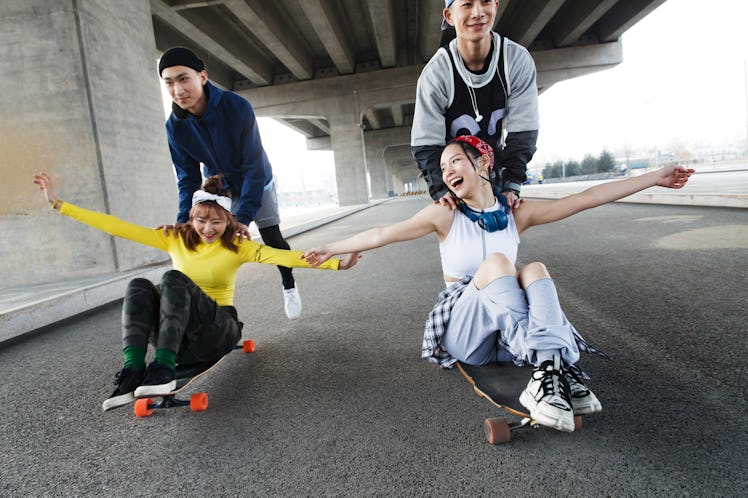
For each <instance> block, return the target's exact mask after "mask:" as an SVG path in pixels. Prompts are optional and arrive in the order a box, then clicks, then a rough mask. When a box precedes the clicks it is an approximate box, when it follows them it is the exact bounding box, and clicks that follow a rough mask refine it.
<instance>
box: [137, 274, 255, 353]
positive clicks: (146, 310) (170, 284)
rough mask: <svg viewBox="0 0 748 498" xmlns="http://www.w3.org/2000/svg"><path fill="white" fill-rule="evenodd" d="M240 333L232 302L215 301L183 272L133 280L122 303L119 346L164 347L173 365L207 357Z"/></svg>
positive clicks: (227, 348)
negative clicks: (154, 280) (172, 354)
mask: <svg viewBox="0 0 748 498" xmlns="http://www.w3.org/2000/svg"><path fill="white" fill-rule="evenodd" d="M240 338H241V323H240V322H239V321H238V319H237V314H236V309H234V307H233V306H219V305H218V304H217V303H216V302H215V301H214V300H213V299H211V298H210V297H209V296H208V295H207V294H205V292H203V291H202V289H200V288H199V287H198V286H197V285H196V284H195V283H194V282H192V280H190V279H189V278H188V277H187V276H186V275H185V274H183V273H182V272H180V271H177V270H169V271H167V272H166V273H164V275H163V276H162V277H161V281H160V282H159V284H158V285H157V286H156V285H154V284H153V283H152V282H151V281H150V280H147V279H144V278H136V279H133V280H132V281H131V282H130V283H129V284H128V285H127V290H126V292H125V299H124V303H123V305H122V346H123V348H126V347H128V346H136V347H139V348H143V349H147V346H148V343H149V342H150V343H151V344H152V345H153V346H154V347H155V348H156V349H161V348H166V349H170V350H172V351H174V352H175V353H176V354H177V357H176V362H177V364H191V363H199V362H204V361H212V360H215V359H218V358H220V357H221V356H223V355H224V354H226V353H228V352H229V351H231V350H232V349H233V348H234V346H235V345H236V344H237V343H238V342H239V339H240Z"/></svg>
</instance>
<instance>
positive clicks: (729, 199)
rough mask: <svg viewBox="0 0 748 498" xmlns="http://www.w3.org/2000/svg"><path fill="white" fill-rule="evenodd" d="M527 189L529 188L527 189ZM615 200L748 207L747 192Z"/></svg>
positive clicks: (540, 195) (530, 195)
mask: <svg viewBox="0 0 748 498" xmlns="http://www.w3.org/2000/svg"><path fill="white" fill-rule="evenodd" d="M527 190H529V189H527ZM573 193H575V192H573V191H568V192H529V191H523V192H522V197H524V198H525V199H559V198H561V197H565V196H567V195H571V194H573ZM616 202H630V203H635V204H665V205H673V206H702V207H728V208H748V194H684V193H660V192H657V193H646V192H640V193H637V194H634V195H630V196H628V197H624V198H623V199H621V200H618V201H616Z"/></svg>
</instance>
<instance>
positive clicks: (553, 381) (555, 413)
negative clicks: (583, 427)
mask: <svg viewBox="0 0 748 498" xmlns="http://www.w3.org/2000/svg"><path fill="white" fill-rule="evenodd" d="M519 402H520V403H522V406H524V407H525V408H527V409H528V410H529V412H530V416H531V417H532V418H533V420H535V421H536V422H537V423H539V424H541V425H545V426H547V427H552V428H554V429H557V430H559V431H564V432H574V413H573V411H572V408H571V396H570V393H569V384H568V383H567V382H566V378H565V377H564V375H563V374H562V373H561V360H560V359H559V358H558V357H554V359H553V360H548V361H544V362H543V363H541V364H540V366H539V367H536V368H535V370H534V371H533V373H532V377H531V378H530V382H528V384H527V387H526V388H525V390H524V391H522V394H521V395H520V397H519Z"/></svg>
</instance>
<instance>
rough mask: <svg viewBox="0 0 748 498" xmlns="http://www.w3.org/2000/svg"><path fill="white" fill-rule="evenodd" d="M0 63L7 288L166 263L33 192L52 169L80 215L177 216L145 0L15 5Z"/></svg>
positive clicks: (3, 21)
mask: <svg viewBox="0 0 748 498" xmlns="http://www.w3.org/2000/svg"><path fill="white" fill-rule="evenodd" d="M0 59H2V61H3V71H2V72H0V81H1V82H2V88H3V91H2V92H0V95H1V96H0V99H2V100H1V101H0V102H2V108H3V119H2V121H0V137H1V138H0V140H2V145H1V148H2V150H3V154H4V159H3V161H2V162H0V172H1V173H2V176H3V183H2V196H3V202H2V204H1V206H2V207H0V230H2V233H5V234H13V236H6V237H3V238H0V253H2V254H3V257H2V258H1V259H0V265H2V269H0V274H2V275H3V282H2V284H0V285H2V286H8V287H12V286H14V285H19V284H34V283H42V282H47V281H52V280H62V279H71V278H80V277H85V276H90V275H96V274H102V273H108V272H116V271H121V270H128V269H133V268H137V267H140V266H143V265H146V264H150V263H154V262H161V261H164V260H165V259H166V257H165V254H164V253H162V252H160V251H156V250H155V249H150V248H146V247H145V246H142V245H140V244H136V243H133V242H130V241H125V240H122V239H114V238H112V237H110V236H108V235H105V234H103V233H101V232H99V231H97V230H94V229H91V228H88V227H84V226H82V225H80V224H78V223H77V222H73V221H71V220H69V219H62V218H60V215H59V214H58V213H56V212H51V211H50V209H49V206H48V205H47V204H46V203H44V201H43V197H42V195H41V194H40V193H39V192H38V191H37V190H36V188H35V187H34V186H33V185H32V184H31V177H32V175H33V174H34V173H35V172H37V171H39V170H46V171H48V172H49V173H50V174H51V175H52V177H53V179H54V180H55V181H56V186H57V193H58V194H59V196H60V197H61V198H62V199H64V200H68V201H70V202H74V203H75V204H78V205H80V206H82V207H86V208H90V209H94V210H97V211H104V212H111V213H112V214H116V215H118V216H119V217H121V218H124V219H127V220H128V221H132V222H135V223H138V224H141V225H145V226H154V227H155V226H156V225H158V224H161V223H169V222H173V221H174V220H175V215H176V208H177V197H176V186H175V181H174V175H173V169H172V166H171V160H170V158H169V154H168V147H167V144H166V137H165V132H164V128H163V123H164V111H163V104H162V99H161V92H160V89H159V83H158V76H157V74H156V69H155V68H156V48H155V43H154V36H153V27H152V22H151V12H150V6H149V3H148V0H133V1H127V2H121V1H118V0H66V1H63V0H58V1H55V2H50V1H48V0H6V1H4V2H1V3H0ZM21 249H22V250H21ZM30 259H33V261H34V263H35V264H33V265H32V264H29V261H30Z"/></svg>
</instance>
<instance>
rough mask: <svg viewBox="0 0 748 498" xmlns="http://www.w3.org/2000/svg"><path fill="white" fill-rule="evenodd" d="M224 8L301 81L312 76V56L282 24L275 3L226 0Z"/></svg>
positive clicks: (299, 40)
mask: <svg viewBox="0 0 748 498" xmlns="http://www.w3.org/2000/svg"><path fill="white" fill-rule="evenodd" d="M225 4H226V7H228V9H229V10H230V11H231V12H232V13H233V14H234V15H235V16H236V18H237V19H239V22H241V23H242V24H244V26H246V28H247V29H248V30H249V31H250V32H251V33H252V34H253V35H254V36H256V37H257V38H258V39H259V40H260V41H261V42H262V44H263V45H265V47H266V48H267V49H268V50H270V51H271V52H272V53H273V55H274V56H275V57H277V58H278V60H279V61H280V62H281V64H283V65H284V66H285V67H286V68H288V70H289V71H291V74H293V75H294V76H295V77H296V78H298V79H300V80H308V79H311V78H312V77H313V76H314V67H313V65H312V62H311V61H312V60H313V59H312V55H311V53H310V52H309V50H308V49H307V47H306V46H305V45H304V43H303V42H302V41H301V39H300V38H299V37H298V36H297V35H296V34H295V32H294V31H293V30H289V29H288V28H287V26H286V25H285V24H283V22H282V19H281V16H280V15H279V13H278V11H277V8H275V9H273V8H271V6H276V7H277V5H278V3H277V2H252V3H247V2H246V0H225Z"/></svg>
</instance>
